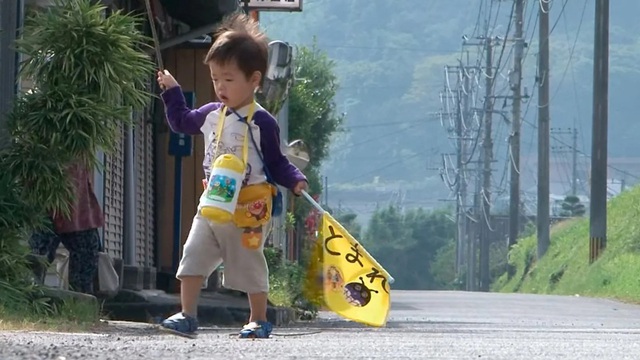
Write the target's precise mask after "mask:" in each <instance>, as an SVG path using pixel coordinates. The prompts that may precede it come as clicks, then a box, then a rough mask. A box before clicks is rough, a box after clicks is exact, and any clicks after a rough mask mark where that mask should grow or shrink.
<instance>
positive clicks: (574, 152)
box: [550, 128, 579, 196]
mask: <svg viewBox="0 0 640 360" xmlns="http://www.w3.org/2000/svg"><path fill="white" fill-rule="evenodd" d="M550 133H551V134H553V135H571V142H572V144H571V145H568V144H567V143H566V142H564V141H559V142H561V143H562V144H565V145H554V146H551V150H552V152H553V153H555V154H567V153H571V180H570V181H569V183H570V185H571V195H574V196H575V195H578V178H579V176H578V129H576V128H566V129H563V128H550Z"/></svg>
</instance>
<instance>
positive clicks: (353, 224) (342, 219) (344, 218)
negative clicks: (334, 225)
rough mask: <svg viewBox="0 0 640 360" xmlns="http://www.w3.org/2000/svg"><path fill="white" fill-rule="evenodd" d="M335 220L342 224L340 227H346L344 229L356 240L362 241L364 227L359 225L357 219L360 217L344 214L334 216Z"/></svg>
mask: <svg viewBox="0 0 640 360" xmlns="http://www.w3.org/2000/svg"><path fill="white" fill-rule="evenodd" d="M334 217H335V219H336V220H337V221H338V222H339V223H340V225H342V226H344V228H345V229H346V230H347V231H348V232H349V234H351V236H353V237H354V238H355V239H360V236H361V234H362V226H361V225H360V224H359V223H358V221H357V218H358V215H357V214H354V213H343V214H339V215H335V216H334Z"/></svg>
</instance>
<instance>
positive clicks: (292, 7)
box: [241, 0, 302, 11]
mask: <svg viewBox="0 0 640 360" xmlns="http://www.w3.org/2000/svg"><path fill="white" fill-rule="evenodd" d="M241 5H242V4H241ZM249 9H250V10H261V11H302V0H249Z"/></svg>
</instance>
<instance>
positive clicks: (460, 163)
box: [456, 69, 468, 267]
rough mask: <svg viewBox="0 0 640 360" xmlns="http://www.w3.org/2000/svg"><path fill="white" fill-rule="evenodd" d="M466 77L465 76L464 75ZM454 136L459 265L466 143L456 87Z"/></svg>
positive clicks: (464, 226) (463, 233)
mask: <svg viewBox="0 0 640 360" xmlns="http://www.w3.org/2000/svg"><path fill="white" fill-rule="evenodd" d="M460 72H461V73H462V76H465V75H464V71H463V70H462V69H460ZM465 79H466V77H465ZM456 94H457V97H456V137H457V140H458V152H457V158H456V159H457V168H458V173H457V175H458V176H457V178H456V182H457V191H458V198H457V201H456V204H457V209H458V253H457V256H458V265H459V266H460V267H461V265H462V264H463V263H464V262H465V261H464V248H465V243H466V242H467V238H468V234H467V214H466V211H467V183H466V181H467V180H466V171H467V170H466V164H465V159H466V156H467V151H466V147H467V146H466V143H465V132H464V128H465V126H464V125H465V124H464V117H463V116H464V115H463V110H462V107H463V100H462V95H463V94H464V92H463V91H462V89H458V91H457V92H456Z"/></svg>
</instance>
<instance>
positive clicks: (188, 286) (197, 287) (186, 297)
mask: <svg viewBox="0 0 640 360" xmlns="http://www.w3.org/2000/svg"><path fill="white" fill-rule="evenodd" d="M180 281H181V283H180V302H181V303H182V312H183V313H185V314H187V315H189V316H193V317H194V318H197V317H198V300H199V298H200V291H201V289H202V283H203V281H204V277H202V276H183V277H181V278H180Z"/></svg>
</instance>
